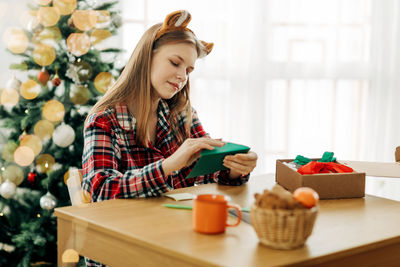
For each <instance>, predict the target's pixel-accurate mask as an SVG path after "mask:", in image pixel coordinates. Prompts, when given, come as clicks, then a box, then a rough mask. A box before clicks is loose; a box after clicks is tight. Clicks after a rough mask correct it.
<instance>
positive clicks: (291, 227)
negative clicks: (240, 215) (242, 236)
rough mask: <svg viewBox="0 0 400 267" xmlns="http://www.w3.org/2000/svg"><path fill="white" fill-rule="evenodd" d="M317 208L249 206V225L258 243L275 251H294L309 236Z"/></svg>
mask: <svg viewBox="0 0 400 267" xmlns="http://www.w3.org/2000/svg"><path fill="white" fill-rule="evenodd" d="M317 213H318V208H317V207H313V208H311V209H295V210H283V209H265V208H264V209H263V208H260V207H257V206H255V205H252V206H251V209H250V216H251V224H252V225H253V227H254V230H255V231H256V233H257V236H258V239H259V240H260V242H261V243H262V244H264V245H266V246H269V247H272V248H276V249H294V248H297V247H300V246H302V245H303V244H304V243H305V242H306V240H307V238H308V237H309V236H310V235H311V232H312V230H313V227H314V222H315V219H316V218H317Z"/></svg>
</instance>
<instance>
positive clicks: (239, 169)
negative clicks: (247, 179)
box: [224, 151, 258, 179]
mask: <svg viewBox="0 0 400 267" xmlns="http://www.w3.org/2000/svg"><path fill="white" fill-rule="evenodd" d="M257 158H258V157H257V154H256V153H254V152H252V151H249V152H248V153H247V154H236V155H228V156H226V157H225V158H224V166H225V167H227V168H228V169H230V170H231V171H230V174H229V177H230V178H232V179H235V178H239V177H240V176H241V175H247V174H249V173H250V172H252V171H253V170H254V168H255V167H256V165H257Z"/></svg>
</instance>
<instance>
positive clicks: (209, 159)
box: [186, 142, 250, 178]
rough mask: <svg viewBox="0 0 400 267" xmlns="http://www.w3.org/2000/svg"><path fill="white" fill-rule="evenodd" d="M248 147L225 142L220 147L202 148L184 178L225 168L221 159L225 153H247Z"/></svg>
mask: <svg viewBox="0 0 400 267" xmlns="http://www.w3.org/2000/svg"><path fill="white" fill-rule="evenodd" d="M249 150H250V147H247V146H243V145H239V144H234V143H228V142H227V143H226V144H225V145H224V146H222V147H215V148H214V149H213V150H207V149H204V150H203V151H201V155H200V158H199V160H198V161H197V163H196V165H195V166H194V168H193V169H192V171H191V172H190V173H189V175H188V176H187V177H186V178H192V177H196V176H201V175H206V174H210V173H214V172H217V171H222V170H226V169H227V168H226V167H225V166H224V165H223V160H224V158H225V156H227V155H235V154H238V153H247V152H248V151H249Z"/></svg>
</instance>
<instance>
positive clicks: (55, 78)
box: [51, 74, 61, 87]
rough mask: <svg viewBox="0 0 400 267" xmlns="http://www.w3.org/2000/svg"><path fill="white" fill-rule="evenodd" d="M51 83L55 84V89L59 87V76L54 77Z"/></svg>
mask: <svg viewBox="0 0 400 267" xmlns="http://www.w3.org/2000/svg"><path fill="white" fill-rule="evenodd" d="M51 83H52V84H53V86H54V87H57V86H59V85H60V84H61V79H60V77H58V75H57V74H56V76H54V78H53V80H51Z"/></svg>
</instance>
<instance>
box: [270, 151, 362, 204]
mask: <svg viewBox="0 0 400 267" xmlns="http://www.w3.org/2000/svg"><path fill="white" fill-rule="evenodd" d="M312 160H318V159H312ZM292 161H293V159H278V160H276V177H275V178H276V182H277V183H278V184H280V185H281V186H283V187H285V188H286V189H287V190H289V191H291V192H293V191H294V190H296V188H299V187H311V188H312V189H314V190H315V191H317V193H318V194H319V197H320V199H333V198H356V197H364V195H365V173H364V172H356V171H354V172H351V173H318V174H307V175H301V174H300V173H298V172H297V171H296V170H295V169H293V168H291V167H289V166H287V165H285V164H284V162H292ZM337 163H340V162H337Z"/></svg>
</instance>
